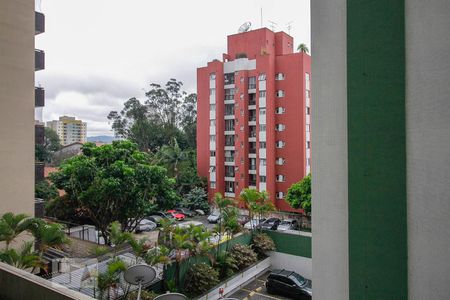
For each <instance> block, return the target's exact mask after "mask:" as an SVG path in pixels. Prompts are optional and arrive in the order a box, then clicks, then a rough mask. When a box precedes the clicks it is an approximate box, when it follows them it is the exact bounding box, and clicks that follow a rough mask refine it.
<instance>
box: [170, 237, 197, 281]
mask: <svg viewBox="0 0 450 300" xmlns="http://www.w3.org/2000/svg"><path fill="white" fill-rule="evenodd" d="M172 244H173V249H174V250H175V286H176V287H177V288H178V287H179V285H180V266H181V261H182V260H183V258H184V257H189V255H185V254H186V251H190V250H192V249H193V247H194V244H193V243H192V241H191V239H190V235H189V233H185V232H184V231H183V229H181V228H176V229H175V231H174V234H173V239H172Z"/></svg>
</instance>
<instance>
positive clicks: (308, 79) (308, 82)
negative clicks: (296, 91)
mask: <svg viewBox="0 0 450 300" xmlns="http://www.w3.org/2000/svg"><path fill="white" fill-rule="evenodd" d="M305 81H306V89H307V90H311V84H310V77H309V73H305Z"/></svg>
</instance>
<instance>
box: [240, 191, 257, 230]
mask: <svg viewBox="0 0 450 300" xmlns="http://www.w3.org/2000/svg"><path fill="white" fill-rule="evenodd" d="M260 197H261V194H260V193H259V192H258V191H257V190H255V189H250V188H246V189H243V190H242V192H241V195H240V198H241V200H242V201H243V202H244V203H245V206H246V207H247V209H248V214H249V217H250V221H252V220H253V213H254V208H255V207H256V206H255V203H256V202H257V201H258V199H260ZM251 224H252V226H253V223H251ZM252 229H253V228H252Z"/></svg>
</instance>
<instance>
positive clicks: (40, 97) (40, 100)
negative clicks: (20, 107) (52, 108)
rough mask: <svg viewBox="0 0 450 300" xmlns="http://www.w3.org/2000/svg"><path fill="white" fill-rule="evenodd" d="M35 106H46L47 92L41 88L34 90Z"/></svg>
mask: <svg viewBox="0 0 450 300" xmlns="http://www.w3.org/2000/svg"><path fill="white" fill-rule="evenodd" d="M34 106H35V107H42V106H45V90H44V88H41V87H35V88H34Z"/></svg>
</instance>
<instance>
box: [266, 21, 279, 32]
mask: <svg viewBox="0 0 450 300" xmlns="http://www.w3.org/2000/svg"><path fill="white" fill-rule="evenodd" d="M267 22H269V23H270V28H272V31H275V28H277V25H278V24H277V23H275V22H274V21H270V20H267Z"/></svg>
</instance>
